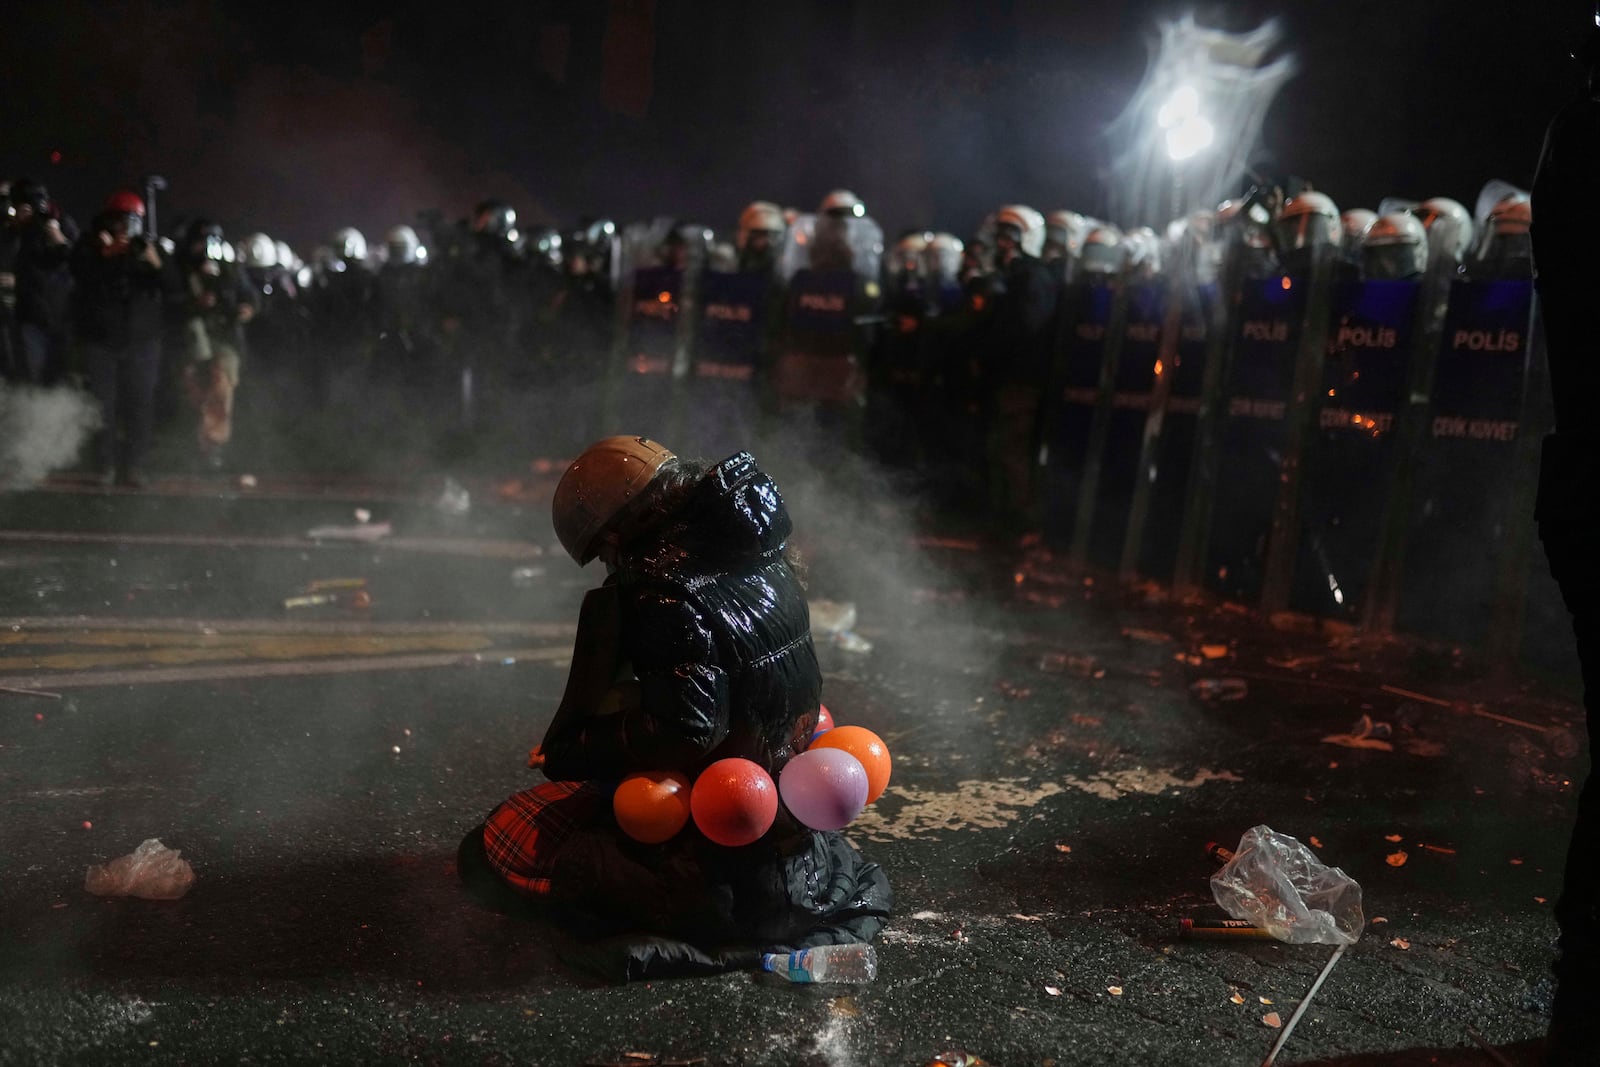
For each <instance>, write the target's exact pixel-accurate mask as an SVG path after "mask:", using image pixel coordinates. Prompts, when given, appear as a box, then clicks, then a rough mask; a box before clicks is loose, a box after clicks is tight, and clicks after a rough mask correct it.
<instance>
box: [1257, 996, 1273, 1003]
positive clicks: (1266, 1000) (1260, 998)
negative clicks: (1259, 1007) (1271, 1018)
mask: <svg viewBox="0 0 1600 1067" xmlns="http://www.w3.org/2000/svg"><path fill="white" fill-rule="evenodd" d="M1256 999H1257V1000H1259V1001H1261V1003H1263V1004H1271V1003H1272V998H1271V997H1257V998H1256Z"/></svg>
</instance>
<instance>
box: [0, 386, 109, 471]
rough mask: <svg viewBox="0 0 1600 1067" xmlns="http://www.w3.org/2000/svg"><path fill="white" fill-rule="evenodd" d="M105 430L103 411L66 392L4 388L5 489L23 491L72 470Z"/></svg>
mask: <svg viewBox="0 0 1600 1067" xmlns="http://www.w3.org/2000/svg"><path fill="white" fill-rule="evenodd" d="M99 428H100V408H99V406H98V405H97V404H96V403H95V402H94V400H93V398H91V397H89V396H88V395H87V394H84V393H81V392H78V391H77V390H75V389H71V388H67V387H65V386H61V387H55V388H39V387H37V386H29V385H7V384H5V383H3V382H0V489H23V488H27V487H29V486H32V485H37V484H38V483H40V482H42V481H44V479H45V477H46V476H47V475H48V474H50V472H51V471H55V470H60V469H62V468H63V467H68V466H71V465H72V464H73V463H75V462H76V461H77V459H78V454H79V452H80V450H81V449H82V448H83V446H84V443H85V442H86V441H87V440H88V438H89V435H90V434H92V433H94V432H95V430H97V429H99Z"/></svg>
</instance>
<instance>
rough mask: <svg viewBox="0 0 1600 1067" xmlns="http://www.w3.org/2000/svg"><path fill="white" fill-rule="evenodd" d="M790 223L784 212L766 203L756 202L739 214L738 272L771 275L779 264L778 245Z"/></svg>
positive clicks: (774, 205)
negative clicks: (784, 216) (787, 221)
mask: <svg viewBox="0 0 1600 1067" xmlns="http://www.w3.org/2000/svg"><path fill="white" fill-rule="evenodd" d="M787 229H788V224H787V223H786V222H785V221H784V218H783V209H782V208H780V207H779V206H778V205H777V204H773V203H770V202H768V201H766V200H755V201H752V202H751V203H750V204H749V205H747V206H746V207H745V209H744V211H742V212H740V213H739V235H738V238H737V241H736V246H737V248H738V250H739V270H740V271H741V272H743V273H756V274H770V273H771V272H772V270H773V268H774V267H775V266H776V265H777V262H778V245H779V244H780V243H781V242H782V241H783V234H784V231H785V230H787Z"/></svg>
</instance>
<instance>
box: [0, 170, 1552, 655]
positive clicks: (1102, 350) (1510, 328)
mask: <svg viewBox="0 0 1600 1067" xmlns="http://www.w3.org/2000/svg"><path fill="white" fill-rule="evenodd" d="M39 192H40V191H39V190H34V189H31V188H30V189H29V190H27V195H28V196H29V197H31V198H33V199H31V200H30V205H31V206H32V207H33V208H36V209H37V210H36V211H33V212H31V213H32V214H35V215H37V214H39V213H42V212H44V211H45V210H46V207H45V205H43V204H41V203H39V202H37V201H38V200H39V199H40V198H39V197H38V196H37V195H36V194H37V193H39ZM152 197H153V194H151V193H149V192H148V191H147V193H146V197H145V199H144V200H143V201H141V199H140V198H139V197H138V196H136V195H134V194H131V193H128V192H126V191H124V192H122V193H118V194H116V195H115V196H113V197H112V199H111V201H109V202H108V204H107V207H106V210H105V211H104V212H102V213H101V215H100V216H97V217H96V220H95V222H94V224H93V225H92V226H91V227H90V230H89V231H88V232H86V234H85V238H86V239H87V238H88V237H90V236H91V235H93V234H99V235H102V236H101V237H100V238H99V243H98V245H97V246H95V247H96V248H97V250H100V251H103V250H104V249H106V248H111V249H115V248H116V247H118V242H124V243H125V242H127V241H128V238H129V234H130V231H131V232H132V235H133V237H134V238H137V237H138V231H139V229H140V226H139V223H140V222H141V221H142V217H143V214H144V211H145V203H146V202H147V201H148V200H150V199H151V198H152ZM136 201H138V202H136ZM152 206H153V205H152ZM151 221H152V222H153V219H152V220H151ZM518 222H519V220H518V219H517V216H516V213H515V211H514V210H513V209H512V208H511V207H510V205H507V204H505V203H503V202H500V201H494V200H488V201H483V202H481V203H479V204H478V205H477V207H476V209H475V210H474V213H473V215H472V216H471V218H470V219H468V220H463V221H462V222H460V223H456V224H445V223H444V222H443V220H442V218H440V217H439V216H437V215H434V216H427V217H424V218H422V219H420V220H419V223H420V226H419V227H416V228H414V227H412V226H409V225H402V226H397V227H394V228H393V229H392V230H391V231H390V232H389V233H388V234H387V235H386V239H385V241H384V242H383V244H382V245H381V246H380V247H379V248H376V249H369V248H368V247H367V245H366V242H365V239H364V238H363V236H362V235H361V234H360V233H359V232H357V231H355V230H354V229H351V228H345V229H342V230H340V231H338V232H337V233H335V234H334V235H333V237H332V238H331V239H330V241H329V242H328V243H327V244H326V245H325V246H323V247H321V248H319V249H318V250H317V251H316V252H315V253H313V257H312V260H311V262H309V263H307V262H304V261H301V260H300V259H299V258H298V257H297V256H296V255H295V254H294V253H293V251H292V250H291V249H289V248H288V246H287V245H286V244H284V243H282V242H278V241H274V240H272V239H271V238H269V237H267V236H266V235H264V234H254V235H251V236H249V237H247V238H246V239H245V240H243V241H241V242H239V243H238V244H237V245H234V244H232V243H230V242H227V241H225V240H224V239H223V235H222V232H221V228H220V227H218V226H216V225H215V224H214V223H211V222H208V221H206V220H192V221H191V222H190V223H189V225H188V226H187V227H184V228H183V229H182V230H181V231H180V232H181V237H180V239H179V241H177V242H172V241H169V242H167V251H168V255H169V257H170V259H171V261H172V262H171V266H172V267H173V268H174V269H175V273H176V278H175V279H171V284H170V285H168V286H167V288H166V290H165V299H167V300H168V302H169V303H172V302H175V303H176V304H178V305H179V306H180V307H181V309H182V310H181V317H182V320H183V323H184V326H183V330H182V334H181V336H182V337H183V348H184V352H185V358H186V360H187V366H186V367H185V370H188V369H190V368H192V367H194V366H196V365H199V364H201V363H204V364H205V365H206V366H207V368H208V370H210V371H215V370H216V369H217V368H219V367H223V366H226V367H227V368H228V369H227V371H226V372H225V373H208V374H207V375H205V376H204V378H203V380H202V381H201V382H200V383H199V384H198V385H196V384H195V383H194V381H193V380H190V381H189V383H188V384H189V387H190V392H191V394H192V395H194V396H195V398H196V407H197V408H198V409H199V412H200V415H199V417H198V420H197V421H198V422H199V425H200V431H201V432H200V442H201V445H202V450H205V448H206V446H207V443H208V438H207V436H206V432H207V423H208V420H209V422H210V423H212V424H213V425H212V427H211V434H210V442H209V444H210V451H209V452H208V453H207V454H208V455H209V456H216V455H217V454H219V453H220V450H221V447H222V445H223V444H224V443H225V442H226V440H227V427H226V426H225V425H224V426H222V427H221V429H220V430H219V429H218V428H217V426H216V425H214V424H215V423H216V422H217V421H218V420H219V419H221V420H224V421H225V420H226V417H227V411H226V406H227V403H228V402H231V391H232V390H233V389H234V388H237V386H238V381H239V369H238V368H239V365H240V363H241V358H240V354H241V353H244V352H245V351H246V350H248V353H249V357H248V360H247V361H245V362H247V363H248V364H249V365H250V366H251V371H250V373H251V374H252V375H260V376H261V377H263V378H268V379H270V378H272V377H274V376H276V377H277V378H278V380H279V390H280V391H279V393H278V394H277V395H276V396H274V397H273V398H272V399H273V401H274V402H275V403H278V404H281V405H284V406H289V407H292V406H293V405H295V404H303V403H309V404H311V405H312V406H318V405H322V404H326V403H328V402H329V399H330V397H331V395H332V394H333V393H334V392H336V391H337V388H338V379H340V378H343V379H345V383H346V386H347V387H352V385H351V383H354V385H353V388H354V389H355V390H356V392H357V393H358V394H359V393H360V391H361V390H363V389H365V388H367V387H368V386H369V385H370V384H372V383H375V382H376V383H381V384H383V385H385V386H392V387H395V388H398V389H401V390H410V395H412V396H414V397H416V398H418V399H417V403H418V404H419V405H421V406H422V408H423V409H424V410H430V411H432V412H434V413H435V414H444V415H446V416H448V417H449V418H450V419H452V420H453V421H454V422H456V423H457V424H458V425H459V426H460V427H461V428H462V429H463V430H464V431H466V432H469V433H470V432H471V431H472V430H473V429H474V428H475V427H481V426H483V425H484V424H487V423H493V422H496V421H506V420H513V419H521V420H522V421H525V422H526V421H539V420H529V419H528V418H527V408H526V406H525V404H524V398H526V397H528V396H530V395H545V396H548V397H551V398H553V399H552V400H551V401H550V406H549V407H548V408H547V409H546V410H545V411H544V412H543V415H542V418H543V421H545V422H546V423H548V424H549V426H550V432H549V434H548V435H547V436H546V437H545V438H544V439H543V440H541V441H538V442H536V444H538V445H542V446H544V447H546V448H548V449H550V450H551V451H554V452H560V451H561V449H563V448H571V447H576V446H577V445H579V444H581V443H582V442H583V441H586V440H589V439H592V438H593V437H595V436H597V435H598V434H601V433H606V432H611V430H612V429H615V428H623V427H625V428H627V429H628V430H629V432H637V433H643V434H646V435H648V436H653V437H656V438H658V439H666V440H673V441H680V442H684V447H685V448H686V449H687V450H689V451H693V452H697V453H700V454H705V455H722V454H725V453H727V452H730V451H732V450H734V449H736V448H738V447H743V446H744V445H746V444H748V443H749V442H751V441H760V440H762V439H763V438H769V437H770V435H772V434H773V433H779V432H783V431H784V430H802V431H805V432H806V433H807V436H806V438H805V439H806V440H807V441H808V442H811V443H813V445H814V446H816V447H821V444H820V443H828V444H830V445H832V446H835V447H837V448H839V449H840V450H841V451H856V452H866V453H868V454H871V455H873V456H875V457H876V458H878V459H879V460H881V461H882V462H883V463H885V464H886V465H889V466H893V467H896V468H898V469H899V470H900V471H901V472H902V473H903V474H904V475H905V477H906V478H907V479H908V481H909V482H910V483H911V484H912V485H913V486H914V487H916V488H920V489H923V490H926V491H927V492H930V493H942V494H943V496H942V498H941V502H943V503H947V504H950V505H952V506H959V505H961V504H963V503H966V504H968V505H970V503H971V502H972V501H978V502H979V506H978V509H977V510H979V511H981V512H983V513H984V514H985V515H986V516H987V517H989V518H991V519H1000V520H1009V521H1011V522H1013V523H1014V524H1015V526H1016V527H1017V528H1022V529H1026V528H1030V527H1037V528H1041V529H1042V531H1043V535H1044V538H1045V540H1046V541H1047V543H1049V544H1050V545H1051V546H1053V547H1054V548H1056V549H1058V550H1060V551H1062V552H1064V553H1066V554H1067V556H1068V557H1069V558H1070V559H1071V560H1072V561H1073V562H1075V563H1077V564H1079V565H1083V566H1092V567H1096V568H1100V569H1104V570H1108V571H1114V572H1116V573H1118V574H1119V575H1121V576H1123V577H1125V578H1132V577H1143V578H1149V579H1153V580H1156V581H1159V582H1163V583H1172V584H1173V585H1175V586H1176V587H1177V588H1179V589H1184V588H1206V589H1209V590H1211V591H1213V592H1215V593H1217V594H1219V595H1221V596H1224V597H1227V598H1230V599H1233V600H1236V601H1241V602H1244V603H1249V604H1254V605H1259V606H1260V607H1261V608H1263V609H1264V610H1267V611H1269V612H1273V611H1280V610H1286V609H1294V610H1297V611H1303V612H1308V613H1311V614H1314V615H1322V616H1327V617H1336V618H1343V619H1348V620H1352V621H1356V622H1360V623H1363V624H1365V625H1367V626H1369V627H1374V628H1379V629H1387V628H1390V627H1400V628H1403V629H1409V630H1415V631H1418V632H1426V633H1436V634H1439V635H1441V636H1445V637H1449V638H1451V639H1454V640H1461V641H1471V642H1473V643H1484V644H1488V645H1490V646H1492V647H1504V646H1505V643H1506V642H1507V641H1509V640H1510V639H1511V637H1512V636H1513V635H1514V633H1515V631H1516V628H1517V625H1518V621H1519V619H1520V618H1521V616H1522V614H1523V613H1524V612H1525V611H1526V610H1527V605H1526V604H1525V603H1524V602H1523V599H1522V598H1523V597H1524V591H1525V589H1526V585H1527V581H1526V572H1527V570H1528V559H1529V555H1530V551H1529V544H1528V532H1527V531H1528V524H1527V523H1526V522H1523V521H1520V520H1521V517H1522V516H1525V515H1527V514H1528V513H1529V508H1530V506H1531V505H1530V504H1529V502H1528V501H1527V499H1526V497H1527V494H1528V492H1530V491H1531V490H1530V486H1531V485H1532V483H1533V478H1532V476H1531V472H1532V471H1533V469H1534V465H1535V463H1536V459H1535V443H1536V442H1537V441H1538V439H1539V437H1540V436H1541V434H1542V432H1543V426H1544V424H1545V422H1546V421H1547V415H1546V412H1545V411H1544V408H1543V401H1544V393H1545V390H1544V389H1543V388H1542V387H1541V384H1540V382H1539V381H1538V380H1537V375H1538V373H1539V372H1540V371H1541V369H1542V364H1541V361H1540V360H1539V359H1537V358H1534V357H1535V356H1536V352H1537V335H1536V331H1535V330H1534V322H1535V315H1534V309H1533V300H1534V298H1533V291H1532V284H1531V273H1532V272H1531V261H1530V258H1529V253H1528V249H1527V230H1528V222H1529V218H1528V199H1527V197H1526V195H1525V194H1523V193H1521V192H1520V191H1519V190H1516V189H1514V188H1511V187H1509V186H1506V185H1504V183H1490V184H1489V185H1488V186H1486V187H1485V190H1484V193H1483V194H1482V195H1481V196H1480V197H1479V204H1478V205H1477V209H1476V210H1475V211H1468V210H1467V209H1466V208H1465V207H1464V206H1463V205H1461V204H1459V203H1456V202H1454V201H1450V200H1446V199H1443V198H1438V199H1435V200H1430V201H1424V202H1421V203H1410V202H1399V201H1396V202H1386V203H1385V204H1383V205H1380V208H1379V210H1378V211H1376V212H1373V211H1359V210H1353V211H1346V212H1343V213H1340V212H1339V210H1338V209H1337V207H1336V206H1335V205H1334V204H1333V202H1332V201H1331V200H1330V199H1329V198H1328V197H1326V196H1325V195H1323V194H1321V193H1318V192H1316V191H1314V190H1311V189H1300V190H1296V191H1295V192H1294V193H1293V194H1292V195H1288V196H1285V195H1283V193H1282V191H1279V190H1266V191H1262V192H1259V193H1253V194H1251V195H1248V196H1246V197H1242V198H1240V199H1238V200H1235V201H1230V202H1228V203H1225V204H1223V205H1221V206H1220V207H1219V209H1218V210H1217V211H1215V212H1200V213H1196V214H1193V215H1191V216H1188V217H1186V218H1183V219H1178V220H1174V221H1173V222H1172V223H1171V224H1170V225H1169V226H1168V227H1167V229H1166V232H1165V233H1164V234H1159V235H1158V234H1156V233H1155V232H1154V231H1152V230H1148V229H1138V230H1131V231H1128V232H1123V231H1121V230H1119V229H1118V228H1117V227H1115V226H1114V225H1112V224H1110V223H1106V222H1103V221H1099V220H1095V219H1092V218H1088V217H1086V216H1082V215H1078V214H1075V213H1072V212H1067V211H1057V212H1053V213H1052V214H1050V215H1049V216H1044V215H1041V214H1040V213H1039V212H1037V211H1034V210H1033V209H1031V208H1027V207H1024V206H1021V205H1006V206H1004V207H1002V208H1000V209H999V210H998V211H997V212H996V213H995V214H994V215H992V216H990V217H989V218H987V219H985V220H984V222H983V223H982V224H981V225H980V227H979V228H978V230H977V232H976V233H974V234H973V235H972V236H971V237H970V238H969V239H968V240H966V241H962V240H960V239H959V238H957V237H955V236H954V235H953V234H950V233H934V232H923V231H912V232H908V233H906V234H903V235H902V236H901V237H900V239H899V240H897V241H896V242H894V243H893V245H892V246H891V247H888V248H887V249H886V248H885V241H884V237H883V233H882V231H881V229H880V228H879V226H878V225H877V223H876V222H875V221H874V220H873V219H872V218H871V217H870V215H868V213H867V212H866V209H865V205H864V204H863V203H862V202H861V200H860V199H859V198H858V197H856V196H855V195H854V194H852V193H850V192H848V191H845V190H836V191H834V192H833V193H830V194H829V195H828V196H827V197H826V198H825V199H824V200H823V202H822V204H821V205H820V206H819V208H818V209H817V211H816V212H815V213H801V212H798V211H795V210H793V209H787V210H786V209H783V208H780V207H779V206H778V205H776V204H772V203H768V202H763V201H757V202H754V203H752V204H750V205H749V206H748V207H747V208H746V209H745V211H744V212H743V214H742V215H741V217H740V220H739V225H738V229H737V236H736V238H735V240H734V241H733V242H732V243H728V242H724V241H720V240H719V239H718V238H717V235H716V234H715V233H714V232H713V231H712V230H711V229H710V228H708V227H704V226H700V225H693V224H685V223H682V222H680V221H677V220H671V219H657V220H653V221H650V222H643V223H634V224H628V225H623V226H617V225H616V224H614V223H612V222H611V221H609V220H605V219H599V220H588V221H585V222H584V223H583V224H582V225H580V227H579V228H578V229H577V230H574V231H569V232H567V233H565V234H563V233H561V232H559V231H557V230H554V229H552V228H534V229H523V228H521V227H519V225H518ZM419 229H420V232H419ZM150 236H151V237H153V236H154V234H153V233H152V234H151V235H150ZM96 262H103V260H96ZM89 274H90V275H92V274H93V272H89ZM86 276H87V275H86ZM91 295H92V293H91ZM113 295H114V294H113ZM208 295H209V299H206V298H207V296H208ZM13 303H14V301H13ZM8 336H10V334H9V332H8ZM169 347H171V346H170V345H169ZM202 356H204V357H205V358H204V360H202V359H201V357H202ZM173 362H183V361H178V360H174V361H173ZM20 363H21V361H20V360H17V361H15V362H14V363H13V367H12V370H11V373H12V375H13V376H14V377H16V376H24V377H25V376H26V374H25V373H22V374H19V372H18V369H17V368H18V367H19V366H20ZM219 394H226V395H219ZM241 395H242V397H243V400H242V401H241V403H242V405H243V406H246V407H248V406H249V405H250V404H251V403H252V400H251V394H250V389H249V388H248V387H247V388H246V389H245V390H244V392H243V393H242V394H241ZM497 404H498V405H499V406H498V407H496V405H497ZM791 439H792V438H791ZM101 454H102V457H108V456H109V453H106V452H102V453H101ZM101 462H102V464H109V463H110V460H109V459H108V458H102V461H101Z"/></svg>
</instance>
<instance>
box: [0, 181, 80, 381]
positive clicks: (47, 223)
mask: <svg viewBox="0 0 1600 1067" xmlns="http://www.w3.org/2000/svg"><path fill="white" fill-rule="evenodd" d="M11 211H12V216H11V220H10V224H9V227H8V228H9V229H10V230H11V233H10V234H8V235H7V244H10V243H12V242H14V243H15V249H14V253H13V254H12V255H11V256H10V257H8V258H10V259H11V260H12V262H11V265H10V266H9V267H8V268H6V270H5V273H6V274H9V275H11V277H10V279H9V284H7V283H5V282H3V281H0V285H3V286H4V287H5V288H6V289H9V290H11V293H12V296H13V297H14V321H15V329H16V339H17V351H18V355H19V356H20V359H19V362H20V363H21V366H20V368H17V370H18V371H20V374H19V377H20V378H21V380H22V381H25V382H32V383H33V384H35V385H54V384H55V383H56V382H57V381H60V380H61V378H62V377H64V376H65V375H66V373H67V371H68V369H69V368H68V366H67V305H68V302H69V301H70V299H71V296H72V272H71V271H70V270H69V269H68V266H67V261H68V259H70V258H71V256H72V245H73V242H75V241H77V239H78V227H77V225H76V224H75V223H74V222H73V221H72V219H71V218H70V217H68V216H64V215H62V214H61V212H60V211H59V210H58V209H57V208H56V205H55V202H54V201H52V200H51V199H50V193H49V191H48V190H46V189H45V187H44V186H43V185H41V184H40V183H39V182H36V181H34V180H32V179H31V178H19V179H17V181H15V182H14V183H12V186H11Z"/></svg>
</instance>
